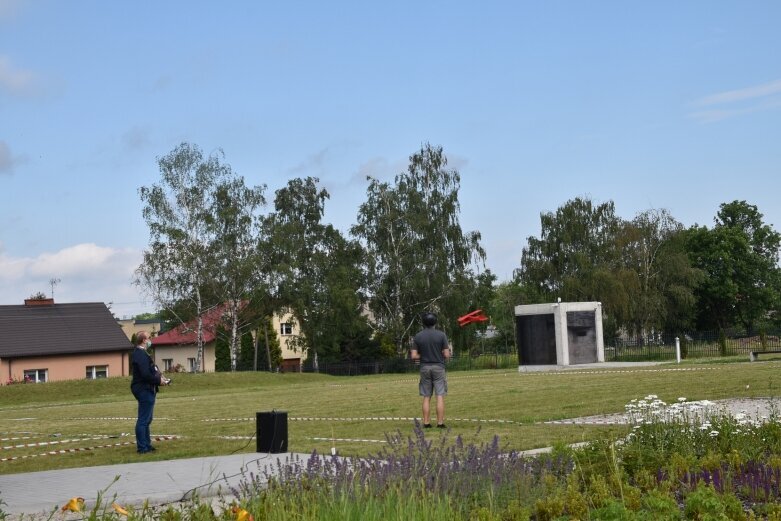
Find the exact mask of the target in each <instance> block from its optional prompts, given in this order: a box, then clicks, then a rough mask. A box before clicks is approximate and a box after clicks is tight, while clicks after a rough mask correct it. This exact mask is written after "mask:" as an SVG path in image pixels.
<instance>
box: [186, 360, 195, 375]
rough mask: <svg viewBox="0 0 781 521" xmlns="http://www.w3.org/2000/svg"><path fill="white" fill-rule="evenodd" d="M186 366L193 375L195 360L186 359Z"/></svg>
mask: <svg viewBox="0 0 781 521" xmlns="http://www.w3.org/2000/svg"><path fill="white" fill-rule="evenodd" d="M187 365H188V367H189V368H190V372H191V373H194V372H195V368H196V365H197V362H196V359H195V358H188V359H187Z"/></svg>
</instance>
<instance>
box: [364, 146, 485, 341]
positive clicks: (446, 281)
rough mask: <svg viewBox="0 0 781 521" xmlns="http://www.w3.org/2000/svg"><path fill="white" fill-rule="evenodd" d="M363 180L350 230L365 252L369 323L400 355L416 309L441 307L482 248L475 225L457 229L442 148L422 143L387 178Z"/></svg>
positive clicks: (455, 188)
mask: <svg viewBox="0 0 781 521" xmlns="http://www.w3.org/2000/svg"><path fill="white" fill-rule="evenodd" d="M368 180H369V186H368V188H367V200H366V201H365V202H364V203H363V204H362V205H361V206H360V208H359V210H358V219H357V221H358V222H357V224H356V225H355V226H353V227H352V229H351V233H352V234H353V235H354V236H355V237H357V238H359V240H361V242H362V243H363V245H364V247H365V248H366V251H367V276H368V290H369V298H370V306H371V310H372V312H373V315H374V326H375V328H377V329H378V330H380V331H381V332H383V333H385V334H386V335H389V336H390V337H391V338H392V339H393V342H394V344H395V346H396V351H397V354H399V355H401V354H403V353H404V352H405V350H406V348H407V347H408V339H409V337H410V334H411V333H412V331H413V328H414V327H415V325H416V322H417V319H418V316H419V315H420V313H421V312H423V311H424V310H432V311H441V309H440V304H441V303H442V301H443V300H444V299H446V298H447V297H448V296H450V295H452V294H453V293H454V292H455V291H456V289H457V287H458V284H459V280H463V278H464V276H465V274H468V273H469V271H470V268H471V267H473V266H474V265H475V264H479V263H480V262H483V261H484V260H485V252H484V251H483V249H482V247H481V246H480V234H479V233H478V232H468V233H465V232H464V231H463V230H462V229H461V224H460V221H459V216H460V204H459V201H458V192H459V189H460V183H461V178H460V175H459V173H458V171H456V170H454V169H449V168H447V157H446V156H445V154H444V153H443V150H442V147H436V146H432V145H431V144H429V143H426V144H424V145H423V146H422V147H421V149H420V150H419V151H417V152H416V153H414V154H412V155H411V156H410V158H409V166H408V167H407V171H406V172H402V173H400V174H398V175H397V176H396V177H395V179H394V181H393V183H388V182H382V181H380V180H378V179H374V178H371V177H370V178H368ZM450 318H455V317H450ZM443 322H444V321H443Z"/></svg>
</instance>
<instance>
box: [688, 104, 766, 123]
mask: <svg viewBox="0 0 781 521" xmlns="http://www.w3.org/2000/svg"><path fill="white" fill-rule="evenodd" d="M779 107H781V100H767V101H765V102H763V103H758V104H756V105H752V106H750V107H744V108H734V109H726V108H713V109H708V110H700V111H697V112H692V113H690V114H689V117H690V118H692V119H695V120H697V121H699V122H700V123H715V122H717V121H722V120H725V119H728V118H732V117H735V116H742V115H743V114H751V113H752V112H763V111H766V110H774V109H777V108H779Z"/></svg>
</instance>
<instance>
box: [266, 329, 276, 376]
mask: <svg viewBox="0 0 781 521" xmlns="http://www.w3.org/2000/svg"><path fill="white" fill-rule="evenodd" d="M263 337H264V338H265V340H266V361H268V370H269V372H271V371H273V370H274V368H273V367H271V348H270V347H269V345H268V324H266V322H265V321H263Z"/></svg>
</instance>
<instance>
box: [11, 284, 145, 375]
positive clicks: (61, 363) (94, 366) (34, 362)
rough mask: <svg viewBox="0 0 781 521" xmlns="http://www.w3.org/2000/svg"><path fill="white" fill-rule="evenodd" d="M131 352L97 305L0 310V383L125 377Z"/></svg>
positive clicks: (49, 302) (33, 304)
mask: <svg viewBox="0 0 781 521" xmlns="http://www.w3.org/2000/svg"><path fill="white" fill-rule="evenodd" d="M132 347H133V346H132V345H131V344H130V342H129V341H128V338H127V336H125V334H124V333H123V331H122V328H121V327H120V326H119V325H118V324H117V322H116V320H115V319H114V316H113V315H112V314H111V311H110V310H109V309H108V307H106V305H105V304H104V303H102V302H88V303H73V304H55V303H54V299H28V300H25V301H24V305H10V306H9V305H6V306H0V382H1V383H3V384H6V383H15V382H23V381H27V382H36V383H39V382H50V381H51V382H53V381H58V380H75V379H84V378H86V379H96V378H108V377H111V376H127V375H128V374H129V353H130V350H131V349H132Z"/></svg>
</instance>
